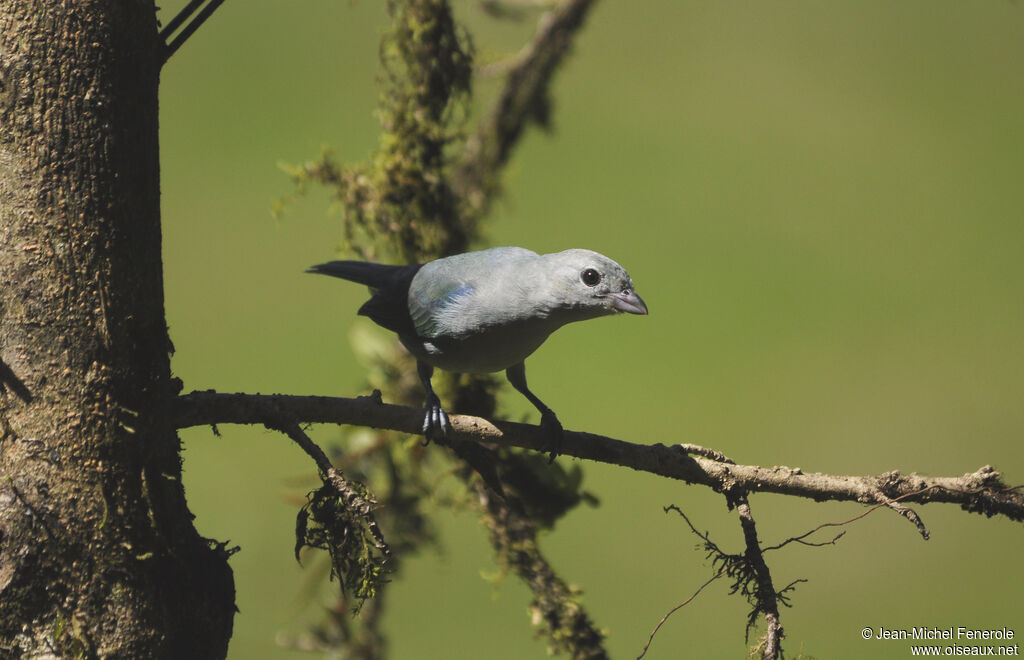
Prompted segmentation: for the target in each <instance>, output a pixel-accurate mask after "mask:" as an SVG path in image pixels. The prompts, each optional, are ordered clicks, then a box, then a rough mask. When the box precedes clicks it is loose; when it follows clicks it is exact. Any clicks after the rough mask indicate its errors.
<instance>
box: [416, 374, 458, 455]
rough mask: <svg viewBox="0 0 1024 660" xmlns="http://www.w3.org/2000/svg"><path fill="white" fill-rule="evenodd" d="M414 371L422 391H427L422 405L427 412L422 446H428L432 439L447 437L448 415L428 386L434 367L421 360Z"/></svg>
mask: <svg viewBox="0 0 1024 660" xmlns="http://www.w3.org/2000/svg"><path fill="white" fill-rule="evenodd" d="M416 371H417V372H419V375H420V381H422V382H423V389H425V390H426V391H427V401H426V403H425V404H424V405H425V407H426V409H427V411H426V414H425V415H424V417H423V437H424V438H426V440H425V441H424V443H423V444H425V445H428V444H430V441H431V440H432V439H437V438H446V437H448V429H449V428H451V426H450V424H449V423H448V414H447V413H446V412H445V411H444V410H443V409H442V408H441V400H440V399H438V398H437V395H436V394H434V388H433V387H432V386H431V384H430V377H431V376H433V375H434V367H432V366H430V365H429V364H427V363H426V362H423V361H422V360H418V361H417V362H416Z"/></svg>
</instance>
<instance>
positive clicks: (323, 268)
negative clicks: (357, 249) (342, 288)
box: [306, 261, 408, 289]
mask: <svg viewBox="0 0 1024 660" xmlns="http://www.w3.org/2000/svg"><path fill="white" fill-rule="evenodd" d="M403 269H408V266H385V265H383V264H373V263H370V262H368V261H328V262H327V263H325V264H318V265H316V266H310V267H309V268H307V269H306V272H307V273H319V274H321V275H330V276H331V277H340V278H341V279H343V280H348V281H350V282H358V283H359V284H365V285H366V286H368V287H370V288H373V289H380V288H382V287H383V286H384V285H386V284H388V283H390V282H392V281H393V280H394V278H395V276H396V275H397V274H398V272H399V271H401V270H403Z"/></svg>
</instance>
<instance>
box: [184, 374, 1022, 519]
mask: <svg viewBox="0 0 1024 660" xmlns="http://www.w3.org/2000/svg"><path fill="white" fill-rule="evenodd" d="M173 414H174V419H175V425H176V426H177V427H178V428H186V427H190V426H206V425H216V424H270V425H274V424H276V423H278V422H279V420H280V419H281V417H282V416H284V417H285V418H287V419H291V420H295V421H297V422H300V423H315V424H352V425H356V426H370V427H373V428H381V429H390V430H393V431H400V432H402V433H409V434H419V433H420V431H421V427H422V425H423V411H422V409H419V408H408V407H405V406H396V405H391V404H386V403H382V402H381V400H380V395H379V393H375V395H374V396H365V397H359V398H355V399H346V398H339V397H325V396H296V395H284V394H275V395H270V394H221V393H218V392H213V391H206V392H199V391H197V392H192V393H190V394H185V395H182V396H179V397H178V398H177V400H176V401H175V403H174V413H173ZM450 420H451V423H452V434H451V438H450V439H451V441H452V442H467V441H474V442H491V443H497V444H502V445H506V446H513V447H522V448H525V449H533V450H535V451H540V452H543V451H547V450H548V448H549V447H548V439H547V436H546V435H545V434H544V432H543V431H542V430H541V429H540V427H536V426H531V425H528V424H517V423H515V422H490V421H488V420H486V419H483V418H481V417H470V416H467V415H451V416H450ZM687 447H692V446H689V445H687ZM562 453H563V454H566V455H569V456H575V457H577V458H582V459H588V460H594V461H600V462H602V463H610V464H613V465H621V466H623V467H629V468H632V469H634V470H638V471H641V472H650V473H651V474H657V475H660V476H663V477H669V478H671V479H679V480H681V481H685V482H688V483H693V484H701V485H704V486H709V487H710V488H712V489H714V490H715V491H718V492H728V491H731V490H733V489H735V488H742V489H745V490H747V491H748V492H762V493H778V494H781V495H795V496H798V497H806V498H809V499H813V500H815V501H823V500H835V501H842V502H860V503H862V504H885V505H886V506H890V502H892V501H899V502H901V503H904V504H908V503H911V504H912V503H918V504H925V503H928V502H946V503H950V504H959V505H960V506H961V507H962V508H963V509H965V510H967V511H971V512H977V513H984V514H985V515H986V516H989V517H991V516H994V515H997V514H998V515H1004V516H1006V517H1008V518H1010V519H1011V520H1015V521H1018V522H1021V521H1024V494H1022V493H1021V491H1020V488H1021V487H1020V486H1016V487H1007V486H1006V485H1005V484H1003V482H1002V480H1001V479H1000V475H999V473H998V472H996V470H995V469H994V468H992V467H991V466H988V465H986V466H984V467H982V468H979V469H978V470H977V471H975V472H973V473H967V474H964V475H963V476H961V477H923V476H920V475H916V474H909V475H902V474H900V473H899V472H896V471H893V472H887V473H884V474H881V475H877V476H847V475H830V474H821V473H810V474H805V473H804V472H803V471H801V470H800V469H799V468H788V467H779V466H776V467H770V468H765V467H760V466H756V465H734V464H731V463H727V462H723V461H717V460H714V459H711V458H706V457H704V456H691V455H690V454H688V453H687V451H686V450H685V449H683V448H681V447H680V446H678V445H676V446H665V445H663V444H660V443H658V444H654V445H639V444H635V443H632V442H625V441H622V440H616V439H614V438H607V437H605V436H601V435H595V434H592V433H583V432H579V431H565V434H564V437H563V440H562Z"/></svg>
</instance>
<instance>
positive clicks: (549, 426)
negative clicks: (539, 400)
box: [540, 410, 563, 463]
mask: <svg viewBox="0 0 1024 660" xmlns="http://www.w3.org/2000/svg"><path fill="white" fill-rule="evenodd" d="M540 427H541V429H543V430H544V434H545V435H547V436H548V442H549V444H548V447H549V451H550V452H551V456H550V458H548V463H554V462H555V459H556V458H558V456H559V455H560V454H561V453H562V434H563V429H562V423H561V422H559V421H558V417H556V416H555V413H554V412H552V411H551V410H547V411H545V412H543V413H541V416H540Z"/></svg>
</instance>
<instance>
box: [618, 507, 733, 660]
mask: <svg viewBox="0 0 1024 660" xmlns="http://www.w3.org/2000/svg"><path fill="white" fill-rule="evenodd" d="M680 513H682V511H680ZM683 517H684V518H685V517H686V516H685V515H684V516H683ZM687 522H689V520H687ZM690 529H693V525H690ZM693 531H694V532H696V531H697V530H695V529H694V530H693ZM723 575H725V572H724V571H718V572H717V573H715V574H714V575H712V576H711V578H710V579H709V580H708V581H707V582H705V583H704V584H702V585H700V586H699V587H697V591H694V592H693V595H692V596H690V597H689V598H687V599H686V600H684V601H683V602H681V603H679V604H678V605H676V606H675V607H673V608H672V609H670V610H669V611H668V612H666V613H665V616H663V617H661V621H659V622H658V625H656V626H654V630H652V631H651V634H650V635H649V636H648V637H647V643H646V644H644V648H643V650H642V651H641V652H640V655H638V656H636V660H640V659H641V658H643V657H644V656H645V655H647V649H649V648H650V647H651V642H653V641H654V636H655V635H657V634H658V631H659V630H661V627H662V626H663V625H665V622H666V621H668V618H669V617H670V616H672V615H673V614H675V613H676V612H677V611H678V610H681V609H682V608H684V607H686V606H687V605H689V604H690V603H691V602H692V601H693V599H694V598H696V597H697V596H699V595H700V592H702V591H704V588H705V587H707V586H708V585H709V584H711V583H712V582H714V581H715V580H717V579H718V578H720V577H722V576H723Z"/></svg>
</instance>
